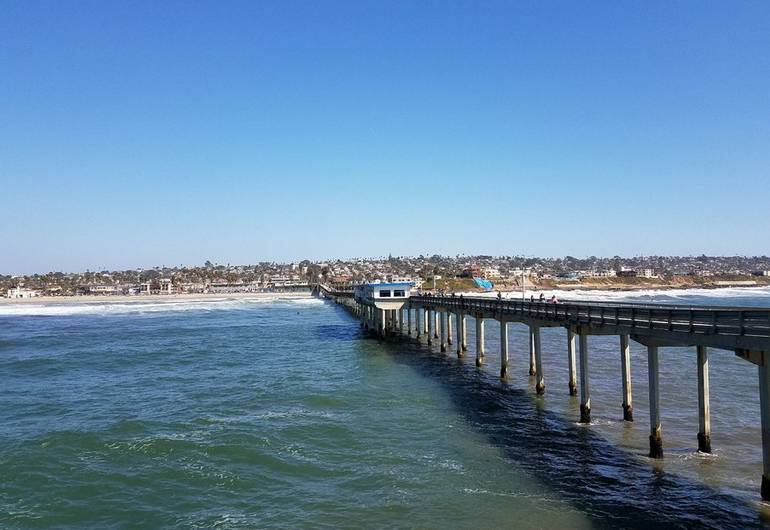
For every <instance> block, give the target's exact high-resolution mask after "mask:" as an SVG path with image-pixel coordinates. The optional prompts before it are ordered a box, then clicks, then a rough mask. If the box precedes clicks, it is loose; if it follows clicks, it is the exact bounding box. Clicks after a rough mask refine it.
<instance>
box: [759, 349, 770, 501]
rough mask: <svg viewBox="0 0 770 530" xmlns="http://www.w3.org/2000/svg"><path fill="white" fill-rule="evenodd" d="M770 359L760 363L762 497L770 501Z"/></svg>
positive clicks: (765, 358) (764, 359) (764, 357)
mask: <svg viewBox="0 0 770 530" xmlns="http://www.w3.org/2000/svg"><path fill="white" fill-rule="evenodd" d="M768 364H770V360H768V359H767V357H766V356H763V359H762V364H760V365H759V410H760V417H761V422H762V489H761V492H762V499H763V500H765V501H770V366H768Z"/></svg>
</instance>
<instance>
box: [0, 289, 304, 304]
mask: <svg viewBox="0 0 770 530" xmlns="http://www.w3.org/2000/svg"><path fill="white" fill-rule="evenodd" d="M311 297H312V295H311V294H310V291H307V292H283V293H279V292H276V293H180V294H150V295H135V296H124V295H93V296H35V297H33V298H0V304H40V303H51V302H60V303H77V304H83V303H105V302H107V303H109V302H148V301H153V302H160V301H169V302H171V301H179V300H188V301H194V300H266V299H284V300H292V299H302V298H311Z"/></svg>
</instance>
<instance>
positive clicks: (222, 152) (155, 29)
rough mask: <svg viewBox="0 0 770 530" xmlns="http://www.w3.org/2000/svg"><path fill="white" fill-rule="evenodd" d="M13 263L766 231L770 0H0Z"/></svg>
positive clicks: (765, 239) (126, 261) (3, 166)
mask: <svg viewBox="0 0 770 530" xmlns="http://www.w3.org/2000/svg"><path fill="white" fill-rule="evenodd" d="M0 190H2V191H0V198H1V199H2V205H1V206H0V227H1V228H0V274H21V273H31V272H46V271H58V270H61V271H77V270H85V269H91V270H101V269H105V268H110V269H113V268H135V267H152V266H156V265H166V266H174V265H195V264H202V263H203V262H204V261H206V260H211V261H212V262H217V263H233V264H235V263H239V264H246V263H255V262H258V261H292V260H299V259H303V258H308V259H329V258H337V257H339V258H346V257H358V256H381V255H388V254H393V255H419V254H425V255H429V254H434V253H438V254H445V255H456V254H479V253H481V254H493V255H537V256H564V255H573V256H589V255H597V256H614V255H622V256H634V255H651V254H672V255H690V254H704V253H705V254H709V255H717V254H718V255H724V254H730V255H732V254H738V255H760V254H770V2H765V1H756V2H744V1H729V2H728V1H723V2H710V1H705V2H704V1H698V2H695V1H673V2H672V1H665V2H663V1H661V2H656V1H644V2H638V1H634V2H630V1H622V0H621V1H612V2H610V1H606V2H592V1H584V2H574V1H564V2H560V1H534V0H533V1H531V2H525V1H517V2H514V1H505V2H496V1H484V2H478V1H475V0H474V1H468V2H451V1H440V2H439V1H435V2H431V1H420V2H411V1H410V2H392V1H388V2H385V1H379V2H370V1H361V0H357V1H353V2H342V1H331V0H330V1H324V2H317V1H309V2H298V1H293V0H281V1H276V2H267V1H259V2H253V1H244V2H238V1H235V0H233V1H228V2H214V1H211V2H205V1H193V2H190V1H185V2H173V1H164V2H156V1H149V2H142V1H131V2H105V1H94V2H88V1H73V2H60V1H51V2H45V1H32V2H30V1H26V0H22V1H8V0H0Z"/></svg>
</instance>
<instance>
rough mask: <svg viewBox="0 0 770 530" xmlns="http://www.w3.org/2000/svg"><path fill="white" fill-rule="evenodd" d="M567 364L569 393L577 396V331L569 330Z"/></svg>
mask: <svg viewBox="0 0 770 530" xmlns="http://www.w3.org/2000/svg"><path fill="white" fill-rule="evenodd" d="M567 366H568V367H569V395H570V396H577V379H576V375H575V373H576V372H577V367H576V364H575V332H574V331H572V330H571V329H568V330H567Z"/></svg>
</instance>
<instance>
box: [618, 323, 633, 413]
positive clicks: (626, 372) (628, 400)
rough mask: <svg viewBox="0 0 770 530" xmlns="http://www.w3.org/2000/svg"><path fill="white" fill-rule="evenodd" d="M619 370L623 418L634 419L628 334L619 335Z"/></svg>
mask: <svg viewBox="0 0 770 530" xmlns="http://www.w3.org/2000/svg"><path fill="white" fill-rule="evenodd" d="M620 370H621V372H622V373H621V378H622V379H623V419H624V420H625V421H634V407H633V401H632V396H631V346H630V345H629V341H628V335H621V336H620Z"/></svg>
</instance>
